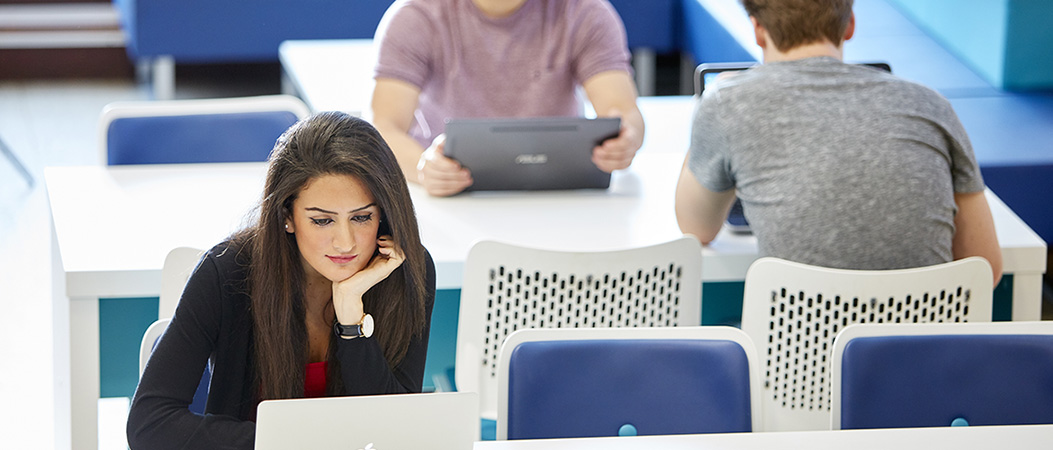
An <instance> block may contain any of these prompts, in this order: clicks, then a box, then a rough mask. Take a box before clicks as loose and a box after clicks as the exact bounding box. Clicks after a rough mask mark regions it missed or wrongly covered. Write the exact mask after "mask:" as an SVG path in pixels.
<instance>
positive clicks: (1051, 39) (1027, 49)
mask: <svg viewBox="0 0 1053 450" xmlns="http://www.w3.org/2000/svg"><path fill="white" fill-rule="evenodd" d="M1010 5H1011V6H1010V8H1009V19H1008V24H1009V26H1008V27H1007V28H1006V42H1005V48H1006V56H1005V84H1004V86H1003V87H1004V88H1005V89H1008V90H1014V91H1028V90H1040V89H1041V90H1049V89H1053V24H1051V23H1050V22H1053V1H1050V0H1010Z"/></svg>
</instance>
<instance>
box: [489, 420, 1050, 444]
mask: <svg viewBox="0 0 1053 450" xmlns="http://www.w3.org/2000/svg"><path fill="white" fill-rule="evenodd" d="M1051 442H1053V425H1014V426H990V427H953V428H952V427H943V428H894V429H879V430H838V431H792V432H772V433H764V432H758V433H727V434H689V435H673V436H637V437H609V438H578V439H539V440H517V441H480V442H476V443H475V446H474V447H472V448H473V449H475V450H570V449H573V450H593V449H595V450H601V449H602V450H644V449H662V450H678V449H691V450H769V449H778V450H791V449H792V450H798V449H799V450H843V449H851V450H893V449H894V450H931V449H954V450H990V449H997V448H1011V449H1014V450H1017V449H1047V448H1049V446H1050V443H1051Z"/></svg>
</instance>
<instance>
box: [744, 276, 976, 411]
mask: <svg viewBox="0 0 1053 450" xmlns="http://www.w3.org/2000/svg"><path fill="white" fill-rule="evenodd" d="M992 278H993V276H992V274H991V266H990V264H988V263H987V260H985V259H983V258H979V257H972V258H966V259H962V260H959V261H954V262H950V263H946V264H939V265H935V266H928V267H919V268H915V269H902V270H877V271H867V270H841V269H829V268H824V267H817V266H811V265H807V264H800V263H795V262H790V261H786V260H782V259H778V258H761V259H758V260H757V261H755V262H754V263H753V264H752V265H751V266H750V268H749V270H748V271H747V273H746V285H745V292H744V295H743V307H742V329H743V331H745V332H746V333H747V334H749V335H750V337H751V338H753V342H754V343H756V345H757V351H758V352H759V354H760V355H761V359H762V360H763V361H764V369H763V371H762V374H761V375H762V377H763V380H764V392H763V402H764V414H765V420H764V425H763V427H764V429H765V431H785V430H817V429H829V427H830V376H829V370H830V363H829V359H828V358H829V355H830V349H831V346H832V344H833V341H834V337H835V336H836V335H837V333H838V331H840V330H841V329H842V328H844V327H845V326H848V325H850V324H854V323H900V322H905V323H915V322H919V323H920V322H980V321H982V322H989V321H990V320H991V297H992V294H993V287H992Z"/></svg>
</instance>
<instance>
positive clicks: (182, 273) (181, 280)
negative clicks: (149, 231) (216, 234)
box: [157, 247, 205, 319]
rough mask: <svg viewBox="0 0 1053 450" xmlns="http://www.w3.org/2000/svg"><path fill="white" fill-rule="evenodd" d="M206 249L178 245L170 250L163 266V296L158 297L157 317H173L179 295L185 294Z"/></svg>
mask: <svg viewBox="0 0 1053 450" xmlns="http://www.w3.org/2000/svg"><path fill="white" fill-rule="evenodd" d="M204 253H205V251H204V250H201V249H198V248H193V247H176V248H174V249H172V250H171V251H169V252H168V255H167V256H166V257H165V263H164V266H162V267H161V296H160V297H159V299H158V305H157V318H158V319H165V318H171V317H172V316H173V315H174V314H175V309H176V305H178V304H179V297H181V296H182V295H183V288H184V287H185V286H186V282H187V280H189V279H190V275H191V274H192V273H194V269H195V268H197V264H198V262H200V261H201V256H202V255H204Z"/></svg>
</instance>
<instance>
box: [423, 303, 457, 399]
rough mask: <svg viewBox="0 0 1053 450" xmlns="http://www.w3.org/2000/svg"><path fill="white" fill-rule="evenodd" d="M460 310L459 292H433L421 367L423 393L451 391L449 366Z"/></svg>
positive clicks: (453, 353) (451, 375)
mask: <svg viewBox="0 0 1053 450" xmlns="http://www.w3.org/2000/svg"><path fill="white" fill-rule="evenodd" d="M460 307H461V290H460V289H441V290H438V291H436V292H435V306H434V307H433V308H432V310H431V336H430V338H429V339H428V360H427V361H426V362H425V363H424V391H433V390H435V388H436V387H437V386H441V387H443V388H447V387H449V388H452V387H453V365H454V361H455V355H456V353H457V318H458V317H457V316H458V314H459V311H460ZM436 378H438V381H439V383H438V384H437V383H436ZM446 382H448V383H450V384H449V385H448V386H443V385H442V383H446Z"/></svg>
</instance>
